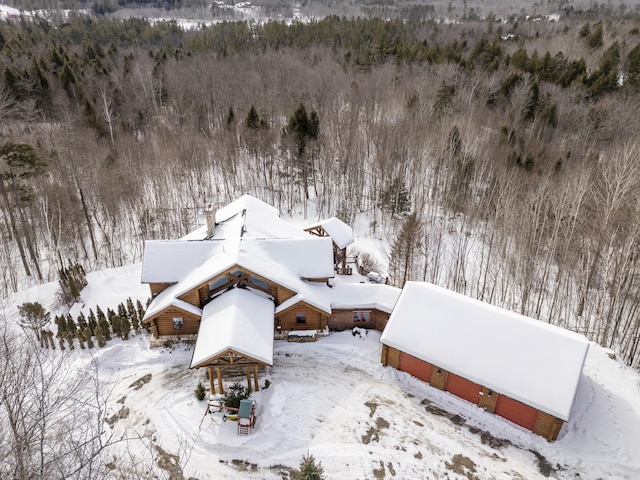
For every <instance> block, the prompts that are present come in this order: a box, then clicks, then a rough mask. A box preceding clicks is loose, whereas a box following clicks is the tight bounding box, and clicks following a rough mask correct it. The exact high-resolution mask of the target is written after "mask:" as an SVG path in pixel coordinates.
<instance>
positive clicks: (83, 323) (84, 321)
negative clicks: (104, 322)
mask: <svg viewBox="0 0 640 480" xmlns="http://www.w3.org/2000/svg"><path fill="white" fill-rule="evenodd" d="M76 322H77V324H78V329H79V330H84V329H85V328H87V319H86V318H85V317H84V313H82V312H80V314H79V315H78V318H77V319H76Z"/></svg>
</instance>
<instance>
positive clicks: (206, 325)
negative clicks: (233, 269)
mask: <svg viewBox="0 0 640 480" xmlns="http://www.w3.org/2000/svg"><path fill="white" fill-rule="evenodd" d="M274 311H275V304H274V302H273V300H272V299H271V298H270V297H269V296H268V295H266V294H264V293H263V292H261V291H256V290H252V289H248V288H233V289H231V290H229V291H226V292H224V293H222V294H221V295H219V296H217V297H215V298H214V299H213V300H212V301H211V302H209V303H208V304H207V305H206V306H205V307H204V309H203V310H202V321H201V323H200V331H199V333H198V338H197V340H196V344H195V347H194V350H193V356H192V358H191V365H190V368H206V369H207V372H208V376H209V386H210V389H211V393H214V392H215V393H224V384H223V375H229V374H234V375H242V374H244V375H245V376H246V378H247V387H248V388H249V389H250V390H253V391H258V390H260V384H259V378H258V375H259V370H260V369H262V368H264V367H267V366H270V365H272V364H273V334H274V327H273V324H274V320H273V318H274Z"/></svg>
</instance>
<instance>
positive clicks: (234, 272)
mask: <svg viewBox="0 0 640 480" xmlns="http://www.w3.org/2000/svg"><path fill="white" fill-rule="evenodd" d="M229 274H231V275H233V276H234V277H236V278H240V277H242V276H243V275H244V272H243V271H242V270H240V269H239V268H234V269H233V270H231V271H230V272H229Z"/></svg>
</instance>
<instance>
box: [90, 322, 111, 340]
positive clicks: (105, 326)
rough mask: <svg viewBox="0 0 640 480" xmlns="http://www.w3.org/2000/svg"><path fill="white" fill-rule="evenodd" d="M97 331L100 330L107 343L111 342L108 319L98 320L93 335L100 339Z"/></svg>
mask: <svg viewBox="0 0 640 480" xmlns="http://www.w3.org/2000/svg"><path fill="white" fill-rule="evenodd" d="M97 329H100V332H101V335H102V336H103V337H104V338H105V339H106V341H109V340H111V327H110V326H109V322H108V321H107V319H106V318H103V319H102V320H98V325H97V326H96V328H95V329H94V330H93V334H94V335H95V337H96V338H98V334H97V333H96V330H97Z"/></svg>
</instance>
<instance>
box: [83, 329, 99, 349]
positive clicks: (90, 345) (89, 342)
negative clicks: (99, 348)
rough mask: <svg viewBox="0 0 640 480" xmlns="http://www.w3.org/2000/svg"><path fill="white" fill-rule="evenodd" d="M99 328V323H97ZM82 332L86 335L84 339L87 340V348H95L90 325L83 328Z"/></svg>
mask: <svg viewBox="0 0 640 480" xmlns="http://www.w3.org/2000/svg"><path fill="white" fill-rule="evenodd" d="M96 328H97V325H96ZM82 334H83V335H84V339H85V340H86V341H87V348H93V338H91V337H92V335H93V331H92V330H91V328H90V327H87V328H85V329H84V330H83V332H82Z"/></svg>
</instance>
